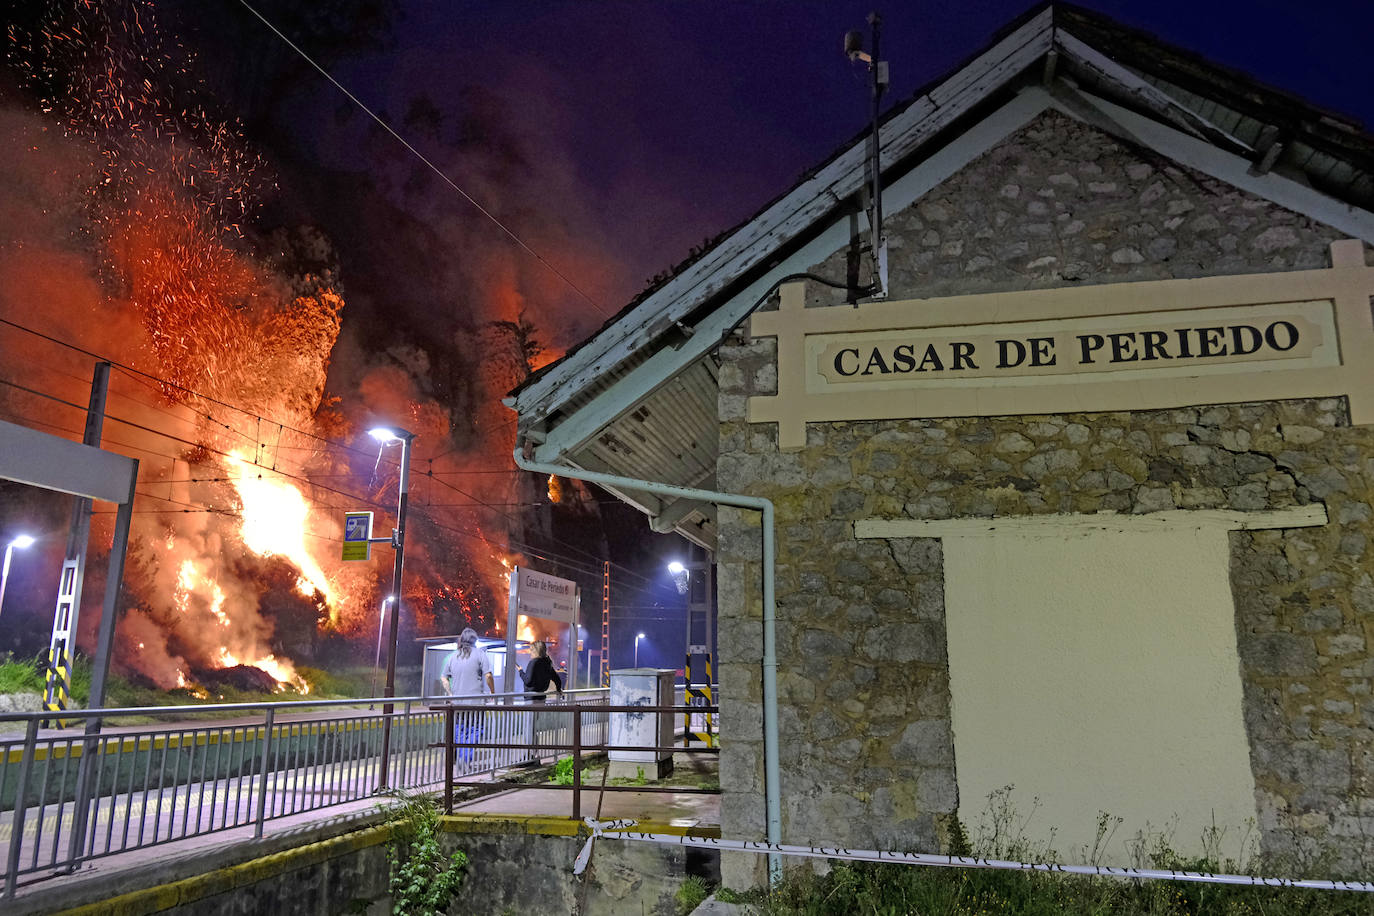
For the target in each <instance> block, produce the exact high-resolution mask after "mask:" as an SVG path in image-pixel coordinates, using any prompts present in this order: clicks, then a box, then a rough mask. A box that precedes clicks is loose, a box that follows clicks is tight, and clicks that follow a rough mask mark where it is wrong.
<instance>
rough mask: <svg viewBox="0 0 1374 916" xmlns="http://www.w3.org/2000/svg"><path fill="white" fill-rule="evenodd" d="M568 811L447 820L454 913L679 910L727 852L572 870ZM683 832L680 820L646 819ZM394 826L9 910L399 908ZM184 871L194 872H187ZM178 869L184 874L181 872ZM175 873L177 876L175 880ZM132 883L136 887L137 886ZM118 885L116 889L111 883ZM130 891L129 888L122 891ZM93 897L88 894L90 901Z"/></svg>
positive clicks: (149, 868)
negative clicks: (686, 893)
mask: <svg viewBox="0 0 1374 916" xmlns="http://www.w3.org/2000/svg"><path fill="white" fill-rule="evenodd" d="M579 826H580V825H579V824H577V823H575V822H573V821H570V820H568V819H567V818H532V817H511V818H499V817H451V818H443V819H442V821H441V827H442V830H443V833H442V835H441V843H442V844H443V845H444V848H445V849H446V850H448V851H453V850H459V849H461V850H462V851H464V852H465V853H466V854H467V856H468V868H467V879H466V880H465V881H464V883H463V887H462V888H461V890H460V891H459V893H458V895H457V896H456V897H455V898H454V901H453V903H452V905H451V906H450V907H449V909H448V912H450V913H462V914H465V916H466V914H472V916H486V914H492V916H502V914H514V913H548V914H554V913H559V914H561V913H569V914H579V916H612V914H623V913H644V914H660V916H675V914H676V913H677V904H676V901H675V898H674V894H675V893H676V891H677V889H678V887H679V886H680V885H681V884H682V882H683V880H684V879H685V878H686V877H688V876H689V875H696V876H699V877H703V878H705V879H707V880H708V881H709V882H710V883H716V882H717V881H718V880H719V857H718V856H717V855H716V854H715V853H713V852H712V851H710V850H692V849H686V848H684V847H680V846H668V845H656V844H649V843H625V842H617V841H614V840H608V839H602V840H598V841H597V848H596V849H595V851H594V853H593V855H592V860H591V865H590V867H589V868H588V869H587V871H586V873H585V874H583V875H581V876H577V875H574V874H573V873H572V867H573V861H574V859H575V858H576V856H577V853H578V851H579V850H580V849H581V848H582V844H583V841H584V837H582V836H580V835H579V832H578V828H579ZM644 829H646V830H653V831H655V832H661V833H674V832H676V833H681V832H682V828H674V827H670V826H667V825H646V826H645V828H644ZM391 836H392V834H391V829H390V828H389V827H388V826H386V825H381V826H374V827H367V828H364V829H362V830H351V831H348V832H345V833H343V834H341V835H338V836H331V837H328V838H325V839H319V840H316V841H315V842H310V843H302V844H300V845H298V846H293V847H289V848H287V849H285V850H283V851H280V852H276V853H273V854H271V855H267V856H262V857H259V858H247V857H245V856H244V855H243V852H244V850H245V849H250V848H251V846H250V845H249V844H240V845H239V846H237V847H233V846H231V847H228V848H226V849H224V850H222V851H221V852H219V853H217V854H215V855H212V856H202V857H200V861H199V863H198V866H199V867H196V865H197V863H189V864H190V865H191V867H190V868H189V869H188V868H187V867H185V866H186V864H188V863H182V864H181V866H180V867H178V865H177V863H175V862H168V863H166V864H165V865H164V864H148V865H145V866H143V867H141V868H139V869H137V870H136V871H126V872H123V873H119V874H117V875H116V876H115V878H116V880H113V881H112V880H111V878H110V877H109V876H107V877H106V878H104V879H103V880H98V881H86V882H83V883H82V884H81V885H80V886H77V885H49V886H48V887H47V888H46V890H45V891H42V892H39V893H35V894H26V895H23V896H21V898H20V899H19V901H18V902H17V903H16V905H15V906H14V908H13V909H12V911H7V912H13V913H14V914H15V916H22V914H24V913H51V912H59V911H60V912H63V913H71V914H82V916H94V914H118V916H142V914H153V913H178V914H186V916H258V914H263V913H282V914H285V913H290V914H293V916H296V914H301V916H309V914H319V916H333V914H337V913H371V914H382V913H389V912H391V902H390V897H389V890H388V874H389V864H388V860H387V844H388V842H389V841H390V839H391ZM188 870H189V871H190V872H191V874H189V876H187V874H186V873H187V872H188ZM178 872H179V873H180V874H178ZM173 876H176V877H175V878H174V877H173ZM131 885H133V887H131ZM116 887H118V888H119V890H113V889H114V888H116ZM121 891H122V892H121ZM87 901H89V902H87Z"/></svg>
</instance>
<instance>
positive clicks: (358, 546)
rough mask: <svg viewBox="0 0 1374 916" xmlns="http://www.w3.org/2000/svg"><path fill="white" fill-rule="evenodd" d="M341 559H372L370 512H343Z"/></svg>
mask: <svg viewBox="0 0 1374 916" xmlns="http://www.w3.org/2000/svg"><path fill="white" fill-rule="evenodd" d="M343 559H345V560H370V559H372V513H371V512H345V513H344V537H343Z"/></svg>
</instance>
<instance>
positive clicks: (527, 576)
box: [511, 567, 577, 623]
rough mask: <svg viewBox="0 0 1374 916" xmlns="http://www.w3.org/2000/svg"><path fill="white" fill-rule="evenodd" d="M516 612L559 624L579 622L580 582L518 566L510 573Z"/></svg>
mask: <svg viewBox="0 0 1374 916" xmlns="http://www.w3.org/2000/svg"><path fill="white" fill-rule="evenodd" d="M511 589H512V592H513V593H514V596H515V609H516V612H517V613H519V614H521V615H522V616H525V617H542V618H544V619H545V620H556V621H559V622H560V623H572V622H573V621H574V620H576V619H577V583H576V582H573V581H572V580H570V579H560V578H558V577H557V576H550V575H548V574H547V573H541V572H536V571H535V570H533V569H525V568H523V567H516V568H515V570H514V571H513V572H512V573H511Z"/></svg>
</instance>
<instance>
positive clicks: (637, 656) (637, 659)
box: [635, 633, 644, 668]
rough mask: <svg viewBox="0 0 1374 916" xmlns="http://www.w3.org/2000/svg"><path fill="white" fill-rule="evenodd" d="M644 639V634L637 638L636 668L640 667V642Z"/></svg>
mask: <svg viewBox="0 0 1374 916" xmlns="http://www.w3.org/2000/svg"><path fill="white" fill-rule="evenodd" d="M643 638H644V634H643V633H640V634H639V635H637V636H636V637H635V667H636V668H638V667H639V641H640V640H641V639H643Z"/></svg>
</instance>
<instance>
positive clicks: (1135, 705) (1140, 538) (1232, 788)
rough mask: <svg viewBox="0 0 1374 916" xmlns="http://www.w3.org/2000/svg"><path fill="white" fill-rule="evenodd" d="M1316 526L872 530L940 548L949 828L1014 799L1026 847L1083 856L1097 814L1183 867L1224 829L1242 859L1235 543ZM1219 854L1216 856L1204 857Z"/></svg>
mask: <svg viewBox="0 0 1374 916" xmlns="http://www.w3.org/2000/svg"><path fill="white" fill-rule="evenodd" d="M1325 522H1326V515H1325V512H1324V511H1323V510H1322V508H1321V507H1320V506H1307V507H1296V508H1293V509H1287V510H1278V511H1271V512H1251V513H1246V512H1235V511H1230V510H1221V511H1196V512H1190V511H1173V512H1160V513H1150V514H1146V515H1139V516H1115V515H1111V514H1107V515H1055V516H1039V517H1022V518H1007V519H952V520H946V521H934V520H931V521H921V520H914V519H890V520H889V519H870V520H866V521H861V522H858V523H856V526H855V534H856V535H857V536H858V537H860V538H864V537H889V538H890V537H923V536H924V537H939V538H941V540H942V542H943V545H944V548H943V556H944V580H945V615H946V628H947V639H948V657H949V674H950V695H951V726H952V729H953V733H954V756H955V769H956V774H957V783H958V791H959V815H960V817H961V819H962V820H963V821H964V822H965V824H967V825H969V826H970V827H972V828H974V830H975V832H976V831H977V825H978V824H979V821H980V819H982V820H983V821H984V822H986V821H987V814H986V812H987V809H988V797H989V795H991V794H992V793H996V792H1000V791H1001V790H1003V789H1005V788H1006V787H1008V786H1011V787H1013V789H1012V791H1011V800H1012V803H1013V804H1014V805H1015V807H1016V808H1017V810H1018V811H1019V813H1020V816H1021V817H1022V818H1025V817H1026V816H1028V815H1031V814H1032V810H1034V814H1033V817H1032V818H1031V824H1032V826H1031V827H1029V828H1028V829H1027V830H1026V835H1027V838H1028V839H1031V840H1033V841H1035V842H1041V843H1043V842H1046V838H1047V837H1048V836H1050V832H1051V831H1053V845H1054V847H1055V849H1056V851H1057V852H1058V854H1059V856H1060V858H1061V860H1063V861H1079V860H1080V859H1083V858H1084V857H1085V856H1088V855H1089V854H1090V851H1091V850H1092V848H1093V846H1094V842H1095V832H1096V828H1097V822H1098V818H1099V814H1100V813H1101V812H1106V813H1108V814H1110V815H1112V816H1113V817H1120V818H1122V819H1123V822H1122V823H1121V825H1120V826H1119V827H1118V828H1117V829H1116V832H1115V835H1114V837H1113V838H1112V840H1111V843H1110V844H1109V846H1108V847H1107V848H1106V849H1104V850H1102V853H1103V854H1102V855H1100V856H1099V859H1100V861H1103V862H1106V863H1108V864H1116V865H1122V864H1133V858H1132V849H1131V844H1132V841H1133V840H1135V839H1136V838H1137V837H1140V836H1145V837H1147V838H1149V842H1148V843H1147V848H1150V847H1152V846H1153V841H1154V838H1156V837H1159V836H1161V835H1162V836H1163V837H1164V838H1165V839H1166V841H1167V842H1168V844H1169V845H1170V846H1171V848H1173V849H1175V850H1177V851H1179V852H1181V853H1184V854H1201V853H1203V852H1204V848H1203V837H1204V834H1205V833H1206V832H1207V831H1209V830H1211V829H1212V828H1214V827H1215V828H1221V829H1223V830H1224V831H1225V832H1224V834H1223V840H1222V845H1221V849H1220V852H1221V853H1222V854H1223V855H1226V856H1231V857H1236V858H1240V857H1242V856H1243V855H1244V854H1245V853H1246V852H1253V850H1252V849H1242V844H1243V842H1244V840H1245V838H1246V837H1247V836H1248V837H1249V838H1250V840H1251V841H1252V842H1253V841H1254V840H1255V832H1254V830H1253V829H1251V828H1252V825H1253V823H1254V821H1255V819H1256V817H1257V813H1256V803H1255V782H1254V777H1253V775H1252V771H1251V767H1250V747H1249V741H1248V739H1247V736H1246V733H1245V726H1244V715H1243V711H1242V686H1241V678H1240V657H1239V653H1238V651H1237V640H1236V630H1235V626H1236V625H1235V604H1234V599H1233V596H1232V592H1231V584H1230V547H1229V541H1228V532H1229V531H1231V530H1235V529H1242V528H1246V529H1255V528H1279V527H1308V526H1312V525H1322V524H1325ZM1214 851H1215V850H1214Z"/></svg>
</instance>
